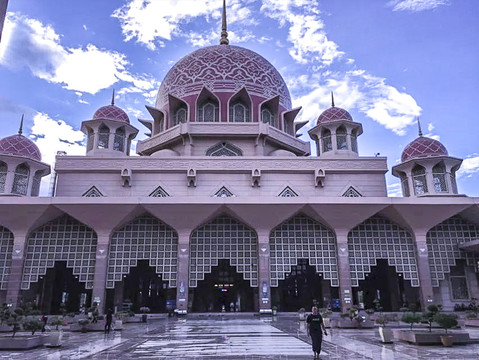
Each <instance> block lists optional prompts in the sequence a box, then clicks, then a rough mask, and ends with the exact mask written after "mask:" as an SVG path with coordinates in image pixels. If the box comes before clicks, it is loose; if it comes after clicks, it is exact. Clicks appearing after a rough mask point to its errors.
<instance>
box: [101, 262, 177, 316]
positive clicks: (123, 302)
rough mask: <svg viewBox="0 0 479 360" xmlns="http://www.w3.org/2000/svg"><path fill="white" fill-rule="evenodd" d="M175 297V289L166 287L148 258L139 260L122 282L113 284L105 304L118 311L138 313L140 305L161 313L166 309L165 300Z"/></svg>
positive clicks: (165, 282)
mask: <svg viewBox="0 0 479 360" xmlns="http://www.w3.org/2000/svg"><path fill="white" fill-rule="evenodd" d="M175 297H176V289H171V288H169V287H168V282H167V281H163V280H162V277H161V274H157V273H156V271H155V268H153V267H151V266H150V264H149V261H148V260H140V261H138V263H137V266H135V267H133V268H130V273H129V274H128V275H126V276H124V277H123V281H122V282H119V283H116V284H115V289H114V290H108V291H107V300H106V305H107V307H108V308H112V309H113V308H114V307H116V309H117V310H118V311H122V310H132V311H134V312H136V313H139V312H140V308H141V307H148V308H150V311H151V312H153V313H161V312H165V310H166V301H167V300H168V299H170V298H172V299H175Z"/></svg>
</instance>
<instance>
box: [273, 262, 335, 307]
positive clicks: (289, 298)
mask: <svg viewBox="0 0 479 360" xmlns="http://www.w3.org/2000/svg"><path fill="white" fill-rule="evenodd" d="M337 296H338V292H337V289H335V288H331V287H330V284H329V281H326V280H323V278H322V275H321V274H318V273H316V268H315V267H314V266H311V265H309V261H308V260H307V259H299V260H298V264H297V265H294V266H291V272H290V273H288V274H286V275H285V279H284V280H280V281H279V286H278V287H274V288H271V297H272V304H273V306H277V307H278V310H279V311H290V312H291V311H298V310H299V309H301V308H305V309H307V310H308V311H309V310H310V309H311V307H312V306H313V303H314V302H316V304H317V305H318V306H319V307H328V306H331V300H332V298H335V297H337Z"/></svg>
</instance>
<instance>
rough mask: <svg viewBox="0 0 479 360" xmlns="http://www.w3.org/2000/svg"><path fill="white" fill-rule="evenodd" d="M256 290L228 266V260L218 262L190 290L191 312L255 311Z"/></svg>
mask: <svg viewBox="0 0 479 360" xmlns="http://www.w3.org/2000/svg"><path fill="white" fill-rule="evenodd" d="M257 292H258V291H257V289H255V288H252V287H251V286H250V283H249V281H246V280H243V274H240V273H238V272H236V269H235V268H234V267H233V266H230V264H229V260H219V261H218V266H214V267H213V268H212V269H211V273H209V274H205V279H204V280H202V281H199V282H198V286H197V287H196V288H190V299H191V303H192V306H191V311H193V312H222V311H225V312H236V311H247V312H248V311H250V312H252V311H255V306H254V305H255V299H256V298H257Z"/></svg>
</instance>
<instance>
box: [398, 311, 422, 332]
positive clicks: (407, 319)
mask: <svg viewBox="0 0 479 360" xmlns="http://www.w3.org/2000/svg"><path fill="white" fill-rule="evenodd" d="M421 319H422V316H421V315H419V314H416V313H412V312H407V313H404V314H403V316H402V317H401V321H402V322H404V323H406V324H409V325H410V326H411V331H412V327H413V325H414V324H419V323H420V322H421Z"/></svg>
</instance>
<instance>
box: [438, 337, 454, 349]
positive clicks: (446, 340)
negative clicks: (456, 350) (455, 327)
mask: <svg viewBox="0 0 479 360" xmlns="http://www.w3.org/2000/svg"><path fill="white" fill-rule="evenodd" d="M441 342H442V345H444V346H447V347H450V346H452V343H453V339H452V336H451V335H441Z"/></svg>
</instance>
